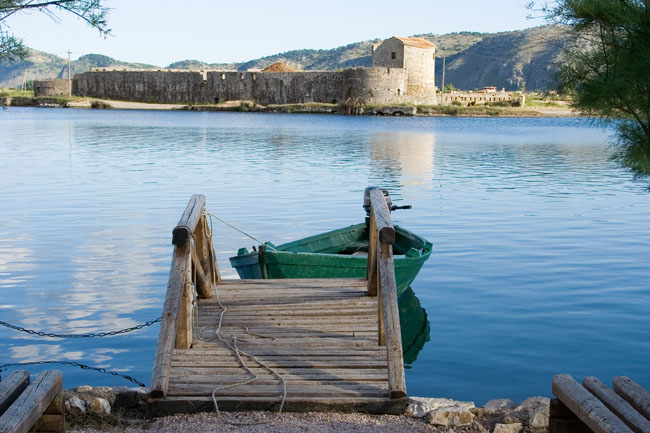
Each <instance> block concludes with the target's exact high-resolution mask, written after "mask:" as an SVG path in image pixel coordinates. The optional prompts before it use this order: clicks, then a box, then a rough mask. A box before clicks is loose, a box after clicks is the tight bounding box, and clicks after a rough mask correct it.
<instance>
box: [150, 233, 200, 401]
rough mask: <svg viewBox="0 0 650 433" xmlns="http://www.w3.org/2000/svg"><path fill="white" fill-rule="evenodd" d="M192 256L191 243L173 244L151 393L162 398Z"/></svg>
mask: <svg viewBox="0 0 650 433" xmlns="http://www.w3.org/2000/svg"><path fill="white" fill-rule="evenodd" d="M189 257H190V245H177V246H176V247H174V256H173V258H172V265H171V271H170V273H169V281H168V282H167V293H166V295H165V303H164V305H163V314H162V321H161V322H160V330H159V332H158V344H157V345H156V356H155V358H154V368H153V372H152V375H151V386H150V392H149V395H151V396H152V397H162V396H164V395H165V394H166V392H167V381H168V380H169V367H170V364H171V354H172V350H173V349H174V347H175V346H176V326H177V324H178V316H179V312H180V307H181V297H182V294H183V287H184V285H185V281H184V280H185V275H186V272H187V266H188V264H189Z"/></svg>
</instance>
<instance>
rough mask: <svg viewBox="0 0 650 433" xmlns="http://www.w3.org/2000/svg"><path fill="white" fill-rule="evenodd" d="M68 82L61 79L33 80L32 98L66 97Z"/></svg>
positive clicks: (68, 88)
mask: <svg viewBox="0 0 650 433" xmlns="http://www.w3.org/2000/svg"><path fill="white" fill-rule="evenodd" d="M69 94H70V81H68V80H67V79H63V78H54V79H52V80H34V96H68V95H69Z"/></svg>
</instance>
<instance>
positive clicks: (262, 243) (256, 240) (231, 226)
mask: <svg viewBox="0 0 650 433" xmlns="http://www.w3.org/2000/svg"><path fill="white" fill-rule="evenodd" d="M205 214H206V215H208V216H209V217H210V230H212V218H214V219H216V220H218V221H220V222H222V223H223V224H225V225H227V226H228V227H230V228H232V229H234V230H237V231H238V232H239V233H241V234H243V235H244V236H248V237H249V238H251V239H252V240H254V241H255V242H257V243H259V244H260V245H264V246H265V247H266V248H271V249H272V250H275V248H274V247H273V246H271V245H268V244H265V243H264V242H263V241H261V240H259V239H257V238H256V237H255V236H253V235H251V234H248V233H246V232H245V231H243V230H241V229H239V228H237V227H235V226H234V225H232V224H230V223H229V222H228V221H225V220H223V219H221V218H219V217H218V216H216V215H215V214H213V213H212V212H210V211H208V210H206V211H205Z"/></svg>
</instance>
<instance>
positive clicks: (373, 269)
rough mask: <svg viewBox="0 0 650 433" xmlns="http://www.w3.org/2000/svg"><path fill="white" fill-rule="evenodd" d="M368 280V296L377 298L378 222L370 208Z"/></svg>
mask: <svg viewBox="0 0 650 433" xmlns="http://www.w3.org/2000/svg"><path fill="white" fill-rule="evenodd" d="M367 263H368V264H367V268H366V278H367V279H368V285H367V290H368V296H377V222H376V220H375V213H374V212H373V210H372V207H371V208H370V227H368V261H367Z"/></svg>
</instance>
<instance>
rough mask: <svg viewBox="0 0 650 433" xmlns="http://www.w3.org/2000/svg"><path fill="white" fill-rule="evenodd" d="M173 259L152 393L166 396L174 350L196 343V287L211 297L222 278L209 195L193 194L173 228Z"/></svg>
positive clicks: (205, 295)
mask: <svg viewBox="0 0 650 433" xmlns="http://www.w3.org/2000/svg"><path fill="white" fill-rule="evenodd" d="M172 244H174V254H173V258H172V264H171V270H170V272H169V280H168V283H167V294H166V295H165V304H164V306H163V315H162V321H161V324H160V331H159V333H158V345H157V346H156V358H155V360H154V369H153V373H152V376H151V386H150V389H149V395H150V396H151V397H156V398H157V397H164V396H165V395H166V394H167V387H168V385H169V370H170V367H171V355H172V352H173V350H174V349H187V348H189V347H190V346H191V345H192V320H193V317H194V314H193V309H194V307H195V304H194V290H193V289H196V293H197V295H198V297H199V298H211V297H212V296H213V295H214V293H215V289H216V287H215V285H216V283H217V282H218V281H219V280H220V279H221V278H220V276H219V269H218V267H217V263H216V259H215V255H214V250H213V247H212V234H211V233H210V230H209V227H208V225H207V221H206V212H205V196H204V195H193V196H192V198H191V199H190V201H189V203H188V205H187V207H186V209H185V212H183V215H182V216H181V219H180V221H179V222H178V224H177V225H176V227H174V230H173V231H172Z"/></svg>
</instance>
